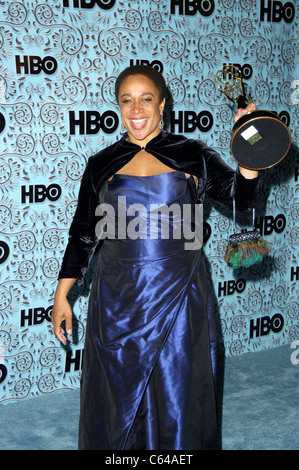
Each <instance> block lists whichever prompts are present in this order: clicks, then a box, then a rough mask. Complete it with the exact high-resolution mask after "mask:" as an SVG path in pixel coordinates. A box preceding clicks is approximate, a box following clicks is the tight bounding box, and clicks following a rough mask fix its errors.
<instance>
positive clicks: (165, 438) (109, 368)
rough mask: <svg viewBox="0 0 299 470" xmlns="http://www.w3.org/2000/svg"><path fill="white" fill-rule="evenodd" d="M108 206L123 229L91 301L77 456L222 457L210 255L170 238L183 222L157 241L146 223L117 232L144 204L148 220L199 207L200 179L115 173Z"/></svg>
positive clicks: (102, 263)
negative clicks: (157, 213)
mask: <svg viewBox="0 0 299 470" xmlns="http://www.w3.org/2000/svg"><path fill="white" fill-rule="evenodd" d="M100 200H101V201H103V202H104V203H105V204H109V207H113V208H114V214H115V216H113V211H112V218H113V217H114V224H111V227H113V226H114V227H116V230H115V232H114V233H110V234H109V230H110V229H109V227H108V225H109V224H107V226H106V229H107V231H106V238H105V240H104V243H103V245H102V248H101V251H100V254H99V258H98V263H97V267H96V270H95V274H94V279H93V285H92V291H91V294H90V302H89V312H88V320H87V331H86V342H85V349H84V365H83V372H82V381H81V415H80V426H79V449H81V450H84V449H85V450H95V449H97V450H100V449H106V450H108V449H109V450H111V449H112V450H187V449H189V450H191V449H192V450H199V449H214V448H215V446H216V441H217V424H216V402H215V369H216V330H215V323H214V318H213V312H212V308H211V305H212V302H211V298H210V287H209V283H208V280H207V276H206V273H205V267H204V260H203V256H202V250H201V249H196V250H191V249H189V250H188V249H186V245H185V241H186V240H184V239H183V238H182V237H181V238H180V239H179V238H177V237H173V238H171V233H170V235H169V237H168V238H169V239H164V238H163V231H164V230H165V227H166V225H167V224H168V225H169V224H170V225H172V227H171V228H172V229H174V225H175V224H182V220H178V217H177V214H176V216H173V217H168V220H167V224H166V225H165V226H164V225H163V220H162V221H161V220H160V222H159V224H160V225H159V224H156V226H155V228H154V231H153V232H151V236H150V237H149V236H148V224H147V223H145V224H143V223H139V226H138V227H137V226H135V231H136V232H137V233H138V237H136V239H132V236H130V237H129V236H127V237H126V238H125V237H124V236H123V232H122V231H121V230H120V231H118V229H119V228H120V227H121V228H122V229H123V228H124V224H127V225H126V227H127V229H129V228H130V227H129V224H130V222H131V223H133V222H134V217H136V213H135V214H134V217H133V215H132V214H133V212H134V211H133V212H132V210H131V212H130V210H129V207H131V208H132V206H133V205H136V204H142V207H145V208H146V210H147V214H145V213H144V212H143V216H141V219H142V217H147V219H146V220H147V221H148V219H149V211H150V209H151V207H152V206H151V205H152V204H158V205H160V204H163V203H164V204H168V206H170V204H173V203H175V204H178V205H179V207H180V208H181V209H182V212H181V213H182V214H183V207H184V206H183V205H184V204H191V205H192V207H194V205H195V203H196V184H195V181H194V178H193V177H192V176H190V177H189V178H186V176H185V173H183V172H180V171H171V172H168V173H164V174H161V175H153V176H146V177H139V176H130V175H123V174H116V175H114V177H113V179H112V180H111V181H107V182H106V183H105V184H104V186H103V187H102V189H101V192H100ZM134 207H135V208H136V207H137V206H134ZM137 208H138V207H137ZM141 212H142V211H139V213H141ZM168 215H169V214H168ZM161 217H163V214H162V215H161ZM141 219H139V221H141ZM135 220H136V219H135ZM132 221H133V222H132ZM155 230H156V232H155ZM112 232H113V230H112ZM170 232H171V231H170ZM128 233H129V230H128V231H127V234H128ZM130 233H131V232H130ZM153 233H156V235H154V236H153ZM172 233H173V232H172ZM117 234H118V235H119V234H121V235H120V236H117ZM146 235H147V236H146Z"/></svg>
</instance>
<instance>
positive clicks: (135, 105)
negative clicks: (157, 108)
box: [132, 101, 142, 114]
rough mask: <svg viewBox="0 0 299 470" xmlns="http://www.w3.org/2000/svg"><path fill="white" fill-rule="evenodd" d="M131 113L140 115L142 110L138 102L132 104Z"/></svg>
mask: <svg viewBox="0 0 299 470" xmlns="http://www.w3.org/2000/svg"><path fill="white" fill-rule="evenodd" d="M132 108H133V112H134V113H136V114H138V113H140V111H141V109H142V104H141V103H140V102H139V101H136V102H135V103H133V107H132Z"/></svg>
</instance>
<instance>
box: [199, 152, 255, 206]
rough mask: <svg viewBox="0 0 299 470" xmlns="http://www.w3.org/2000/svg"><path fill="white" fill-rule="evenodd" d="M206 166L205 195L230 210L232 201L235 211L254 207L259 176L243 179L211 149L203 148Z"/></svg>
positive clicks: (238, 172) (237, 171)
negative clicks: (234, 203) (234, 204)
mask: <svg viewBox="0 0 299 470" xmlns="http://www.w3.org/2000/svg"><path fill="white" fill-rule="evenodd" d="M203 153H204V157H205V164H206V177H207V180H206V188H205V189H206V193H207V195H208V196H209V197H211V198H212V199H214V200H215V201H217V202H220V203H222V204H224V205H225V206H226V207H229V208H230V209H232V207H233V199H235V201H236V209H237V210H239V211H244V210H248V209H252V208H253V207H255V205H256V202H257V196H258V189H259V180H260V176H258V177H257V178H253V179H247V178H245V177H244V176H243V175H242V174H241V173H240V170H239V167H237V169H236V170H233V169H232V168H231V167H230V166H228V165H227V164H226V163H225V161H224V160H223V159H222V158H221V157H220V155H219V154H218V153H217V152H216V151H214V150H213V149H211V148H209V147H207V146H205V145H204V146H203Z"/></svg>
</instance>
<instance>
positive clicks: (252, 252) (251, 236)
mask: <svg viewBox="0 0 299 470" xmlns="http://www.w3.org/2000/svg"><path fill="white" fill-rule="evenodd" d="M233 217H234V229H236V207H235V200H234V201H233ZM254 221H255V209H252V225H253V230H249V231H248V230H247V229H242V230H241V232H239V233H234V234H233V235H231V236H230V237H229V242H228V246H227V250H226V253H225V256H224V259H225V261H226V262H227V264H228V265H229V266H232V267H233V268H234V269H237V268H249V267H250V266H252V265H254V264H257V263H260V262H261V261H262V260H263V258H264V256H266V255H268V253H269V248H268V244H267V242H265V240H263V239H262V238H261V234H260V232H259V231H258V230H257V229H256V228H255V222H254Z"/></svg>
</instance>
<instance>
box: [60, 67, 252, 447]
mask: <svg viewBox="0 0 299 470" xmlns="http://www.w3.org/2000/svg"><path fill="white" fill-rule="evenodd" d="M116 98H117V101H118V103H119V106H120V113H121V118H122V122H123V124H124V126H125V128H126V131H127V132H126V133H125V134H124V136H123V137H122V138H121V139H120V140H119V141H117V142H116V143H115V144H113V145H111V146H109V147H108V148H106V149H103V150H101V151H100V152H98V153H97V154H96V155H94V156H93V157H91V158H90V159H89V160H88V164H87V167H86V170H85V172H84V175H83V178H82V183H81V188H80V192H79V198H78V205H77V210H76V213H75V216H74V219H73V222H72V225H71V228H70V237H69V243H68V246H67V248H66V252H65V255H64V258H63V263H62V267H61V271H60V274H59V279H60V280H59V284H58V288H57V292H56V296H55V302H54V307H53V314H52V321H53V325H54V332H55V335H56V336H57V338H58V339H59V340H60V341H62V342H63V343H64V344H66V333H65V331H64V329H63V328H62V325H61V323H62V322H63V321H65V329H66V332H67V333H70V332H71V329H72V312H71V307H70V304H69V303H68V301H67V294H68V292H69V289H70V287H71V286H72V285H73V284H74V282H75V281H76V279H78V280H79V281H81V278H82V276H83V275H84V273H85V272H86V269H87V266H88V263H89V261H90V259H91V256H92V254H93V253H94V250H95V247H96V246H98V247H99V248H100V252H99V256H98V260H97V265H96V268H95V271H94V277H93V281H92V289H91V292H90V298H89V310H88V317H87V327H86V335H85V347H84V364H83V370H82V379H81V413H80V426H79V449H81V450H101V449H102V450H107V449H109V450H144V449H145V450H187V449H193V450H200V449H215V448H217V420H216V415H217V413H216V399H215V396H216V395H215V392H216V390H215V388H216V383H217V380H216V371H217V368H216V362H217V360H216V357H217V331H216V327H215V318H214V313H213V302H212V296H211V289H210V286H209V282H208V278H207V276H206V272H205V262H204V257H203V253H202V246H201V243H198V244H195V245H192V246H191V247H190V243H189V244H188V241H190V240H191V237H190V236H189V235H192V236H193V235H194V237H195V239H196V240H201V233H202V232H200V231H202V226H199V227H197V226H198V225H200V224H198V223H196V221H197V220H201V217H197V212H196V211H197V209H198V206H201V205H202V203H203V201H204V197H205V194H207V195H209V196H210V197H211V198H213V199H214V200H216V201H217V202H221V203H223V204H224V205H226V206H227V207H230V208H231V207H232V205H233V200H234V198H235V200H236V203H237V208H238V210H245V209H247V208H248V207H251V205H253V204H254V202H255V200H256V197H257V190H258V178H255V177H254V176H256V175H255V174H252V173H250V174H248V178H246V176H245V175H242V169H238V170H237V171H234V170H233V169H231V168H229V167H228V166H227V165H226V164H225V163H224V161H223V160H222V159H221V158H220V156H219V154H218V153H217V152H215V151H214V150H213V149H211V148H209V147H207V146H206V145H205V144H203V142H201V141H199V140H190V139H186V138H185V137H184V136H178V135H175V134H170V133H168V132H166V131H165V130H164V129H161V128H160V122H161V115H162V114H163V110H164V106H165V98H166V85H165V82H164V79H163V77H162V75H161V74H160V73H159V72H157V71H156V70H154V69H152V68H151V67H148V66H133V67H130V68H128V69H126V70H125V71H124V72H122V73H121V74H120V76H119V78H118V79H117V82H116ZM122 201H123V203H122V204H120V203H121V202H122ZM107 207H109V210H110V209H111V210H110V212H109V214H108V215H109V217H110V219H111V220H110V219H109V218H108V216H107V217H106V219H105V217H104V215H105V211H104V210H102V209H104V208H107ZM136 208H138V211H139V213H138V214H139V215H138V218H136V217H135V211H136ZM152 208H158V211H157V210H155V211H154V213H153V214H152V213H151V209H152ZM161 208H164V210H161ZM174 208H175V209H176V210H174ZM186 208H188V211H187V212H186ZM99 209H101V211H100V214H99ZM140 209H142V210H140ZM186 214H187V217H186ZM148 215H153V218H151V217H149V219H148ZM99 217H102V219H100V221H101V223H100V224H99ZM132 217H133V219H132ZM148 220H149V223H150V227H151V222H152V223H153V224H152V227H153V229H154V230H153V232H152V233H153V235H154V236H145V235H147V233H148V231H147V228H148ZM110 222H111V223H110ZM103 224H104V230H106V226H107V227H108V232H109V230H110V229H109V227H110V228H111V227H112V232H111V233H112V236H107V237H106V236H104V237H101V236H99V234H98V233H96V232H101V233H102V226H103ZM187 225H188V226H190V228H192V230H189V232H188V231H186V230H185V229H186V227H187ZM193 227H194V232H193ZM137 228H138V230H137ZM99 229H100V230H99ZM131 229H132V230H131ZM197 230H198V231H197ZM190 232H191V233H190ZM149 233H150V234H151V232H149ZM169 233H170V234H172V236H169ZM139 235H140V236H139ZM160 235H161V236H160ZM178 235H179V236H178ZM100 238H101V239H100Z"/></svg>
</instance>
